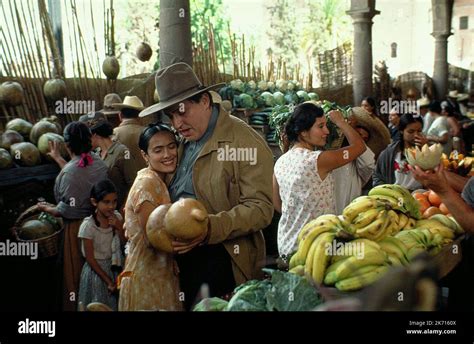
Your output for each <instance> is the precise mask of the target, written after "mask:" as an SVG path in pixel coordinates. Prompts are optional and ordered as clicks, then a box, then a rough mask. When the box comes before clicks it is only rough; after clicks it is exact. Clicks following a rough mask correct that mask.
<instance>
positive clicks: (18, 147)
mask: <svg viewBox="0 0 474 344" xmlns="http://www.w3.org/2000/svg"><path fill="white" fill-rule="evenodd" d="M10 154H11V155H12V157H13V159H14V160H15V161H16V162H18V163H19V164H20V165H22V166H36V165H38V164H39V163H40V162H41V155H40V152H39V150H38V148H36V146H35V145H34V144H32V143H31V142H21V143H15V144H13V145H12V146H11V147H10Z"/></svg>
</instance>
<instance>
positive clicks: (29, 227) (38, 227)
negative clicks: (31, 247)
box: [18, 220, 54, 240]
mask: <svg viewBox="0 0 474 344" xmlns="http://www.w3.org/2000/svg"><path fill="white" fill-rule="evenodd" d="M51 234H54V228H53V226H51V225H50V224H48V223H46V222H43V221H40V220H29V221H26V222H25V223H24V224H23V225H22V226H21V229H20V230H19V233H18V236H19V237H20V239H23V240H36V239H40V238H44V237H47V236H50V235H51Z"/></svg>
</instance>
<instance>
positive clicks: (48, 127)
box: [30, 121, 58, 145]
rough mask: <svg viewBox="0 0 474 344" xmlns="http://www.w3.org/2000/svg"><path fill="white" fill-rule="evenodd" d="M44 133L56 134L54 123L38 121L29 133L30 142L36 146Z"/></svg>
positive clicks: (56, 129)
mask: <svg viewBox="0 0 474 344" xmlns="http://www.w3.org/2000/svg"><path fill="white" fill-rule="evenodd" d="M46 133H55V134H58V128H57V126H56V125H55V124H54V123H51V122H49V121H39V122H38V123H36V124H35V125H34V126H33V128H32V129H31V132H30V141H31V142H32V143H34V144H35V145H37V144H38V140H39V138H40V137H41V135H43V134H46Z"/></svg>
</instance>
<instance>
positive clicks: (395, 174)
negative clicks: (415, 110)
mask: <svg viewBox="0 0 474 344" xmlns="http://www.w3.org/2000/svg"><path fill="white" fill-rule="evenodd" d="M398 130H399V132H400V140H398V141H395V142H393V143H391V144H390V145H389V146H388V147H387V148H386V149H385V150H384V151H383V152H382V153H381V154H380V156H379V158H378V159H377V164H376V167H375V172H374V175H373V186H377V185H381V184H398V185H401V186H403V187H405V188H407V189H409V190H416V189H420V188H421V187H422V185H421V184H420V183H419V182H417V181H416V180H415V178H413V175H412V174H411V173H410V170H409V168H408V162H407V161H406V157H405V149H406V148H411V147H415V146H418V147H422V146H423V145H424V144H425V143H427V142H428V141H427V139H426V137H424V136H423V133H422V131H423V119H422V118H421V116H419V115H412V114H405V115H402V116H401V117H400V122H399V124H398Z"/></svg>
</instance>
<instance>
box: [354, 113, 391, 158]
mask: <svg viewBox="0 0 474 344" xmlns="http://www.w3.org/2000/svg"><path fill="white" fill-rule="evenodd" d="M352 116H354V117H355V119H356V120H357V126H360V127H363V128H365V129H366V130H368V131H369V133H370V139H369V141H367V146H368V147H369V148H370V149H371V150H372V152H374V154H375V156H376V157H377V156H379V154H380V153H382V151H383V150H384V149H385V148H387V146H388V145H389V144H390V141H391V140H390V131H389V130H388V128H387V127H386V126H385V124H383V122H382V121H381V120H380V119H379V118H377V117H375V116H372V115H370V114H369V113H368V112H367V111H366V110H365V109H364V108H362V107H358V106H357V107H353V108H352Z"/></svg>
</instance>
